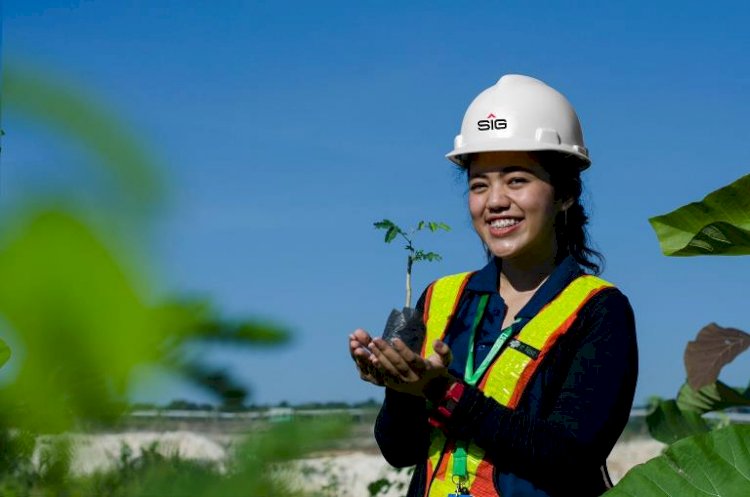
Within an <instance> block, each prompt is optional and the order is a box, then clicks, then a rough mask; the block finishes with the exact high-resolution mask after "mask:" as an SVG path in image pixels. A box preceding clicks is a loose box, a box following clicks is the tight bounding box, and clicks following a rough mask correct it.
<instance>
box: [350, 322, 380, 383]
mask: <svg viewBox="0 0 750 497" xmlns="http://www.w3.org/2000/svg"><path fill="white" fill-rule="evenodd" d="M371 342H372V337H371V336H370V335H369V333H367V332H366V331H365V330H363V329H362V328H357V329H356V330H354V333H352V334H351V335H349V354H351V356H352V359H354V364H356V366H357V370H358V371H359V377H360V378H362V379H363V380H365V381H367V382H369V383H372V384H373V385H377V386H380V387H382V386H383V385H385V380H384V379H383V374H382V373H381V372H380V370H378V368H377V367H376V366H375V365H374V364H372V362H371V361H370V354H372V352H370V349H369V345H370V343H371Z"/></svg>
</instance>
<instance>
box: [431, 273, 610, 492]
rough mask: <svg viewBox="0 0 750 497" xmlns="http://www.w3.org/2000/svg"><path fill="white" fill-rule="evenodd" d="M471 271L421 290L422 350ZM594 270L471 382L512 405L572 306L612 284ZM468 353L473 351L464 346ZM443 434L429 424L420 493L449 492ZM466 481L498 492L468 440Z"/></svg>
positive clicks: (448, 449)
mask: <svg viewBox="0 0 750 497" xmlns="http://www.w3.org/2000/svg"><path fill="white" fill-rule="evenodd" d="M471 274H472V273H460V274H455V275H451V276H446V277H444V278H440V279H439V280H437V281H435V282H434V283H433V284H432V285H431V286H430V287H429V288H428V290H427V296H426V300H425V306H424V309H425V310H424V323H425V326H426V328H427V333H426V336H425V340H424V343H423V345H422V356H423V357H428V356H429V355H430V354H432V353H433V352H434V349H433V343H434V342H435V340H436V339H441V340H442V339H443V337H444V336H445V332H446V330H447V329H448V326H449V325H450V321H451V318H452V317H453V316H454V314H455V312H456V309H457V307H458V302H459V300H460V298H461V294H462V293H463V290H464V287H465V286H466V283H467V282H468V281H469V278H470V277H471ZM612 286H613V285H612V284H611V283H608V282H606V281H604V280H602V279H600V278H597V277H596V276H590V275H583V276H579V277H578V278H576V279H575V280H573V281H572V282H571V283H570V284H568V286H567V287H565V289H563V291H562V292H560V294H559V295H557V297H555V298H554V299H553V300H552V301H550V302H549V303H547V305H545V306H544V307H543V308H542V309H541V310H540V311H539V312H538V313H537V315H536V316H534V318H533V319H531V321H529V322H528V323H527V324H526V325H525V326H524V327H523V328H522V329H521V331H520V333H518V335H517V336H515V337H511V340H510V341H509V342H508V344H507V345H506V346H505V348H504V350H503V351H502V352H501V353H500V354H499V355H498V357H497V358H496V359H495V361H494V362H493V363H492V364H491V365H490V367H489V368H488V369H487V371H486V373H485V374H484V376H483V377H482V378H481V379H480V380H479V383H478V384H477V387H478V388H479V389H480V390H481V391H482V392H483V393H484V394H485V395H486V396H488V397H492V398H493V399H495V400H496V401H497V402H499V403H500V404H502V405H504V406H505V407H508V408H510V409H515V408H516V406H518V402H519V400H520V399H521V396H522V395H523V392H524V390H525V389H526V387H527V386H528V385H529V383H530V381H531V378H532V377H533V376H534V373H535V372H536V371H537V369H538V368H539V366H540V364H541V363H542V362H543V361H544V358H545V357H546V356H547V353H548V352H549V350H550V349H551V348H552V347H553V346H554V345H555V343H556V342H557V340H558V339H559V338H560V337H561V336H562V335H564V334H565V333H566V332H567V331H568V329H569V328H570V326H571V324H573V322H574V321H575V319H576V317H577V315H578V311H579V310H580V309H581V308H582V307H583V306H584V304H586V302H588V300H589V299H590V298H591V297H593V296H594V295H596V294H597V293H598V292H600V291H601V290H604V289H605V288H609V287H612ZM469 353H470V354H472V353H474V351H469ZM455 442H456V441H455V440H448V439H447V438H446V437H445V435H444V434H443V432H442V431H440V430H439V429H434V430H433V432H432V434H431V443H430V448H429V451H428V459H427V483H426V490H425V496H426V497H446V496H447V495H448V494H451V493H454V492H455V490H456V484H455V482H454V479H453V449H454V448H455ZM466 452H467V470H468V481H466V487H467V488H468V489H469V491H470V493H471V495H473V496H474V497H490V496H492V497H498V493H497V491H496V490H495V485H494V481H493V469H494V467H493V465H492V462H491V461H488V460H487V459H485V458H484V450H482V449H481V448H480V447H478V446H477V445H475V444H474V443H471V442H470V441H469V444H468V448H467V449H466Z"/></svg>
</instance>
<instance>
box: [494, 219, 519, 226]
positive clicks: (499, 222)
mask: <svg viewBox="0 0 750 497" xmlns="http://www.w3.org/2000/svg"><path fill="white" fill-rule="evenodd" d="M520 222H521V220H520V219H495V220H494V221H492V222H491V223H490V226H492V227H493V228H507V227H508V226H513V225H516V224H518V223H520Z"/></svg>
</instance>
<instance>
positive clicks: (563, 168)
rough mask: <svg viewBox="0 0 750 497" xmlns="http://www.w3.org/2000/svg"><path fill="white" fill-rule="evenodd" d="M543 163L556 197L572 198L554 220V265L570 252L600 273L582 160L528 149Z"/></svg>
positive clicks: (591, 270) (601, 261)
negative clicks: (585, 199)
mask: <svg viewBox="0 0 750 497" xmlns="http://www.w3.org/2000/svg"><path fill="white" fill-rule="evenodd" d="M530 154H531V155H532V156H533V157H534V158H535V159H536V160H537V162H539V164H541V165H542V167H543V168H544V170H545V171H547V174H549V176H550V184H551V185H552V187H553V188H554V190H555V198H556V199H559V200H568V199H570V200H572V201H573V203H572V205H571V206H570V207H568V208H567V209H566V210H564V211H562V212H560V213H559V214H558V215H557V218H556V219H555V236H556V239H557V254H556V255H555V264H559V263H560V262H561V261H562V260H563V259H565V257H567V256H568V255H570V256H571V257H573V259H574V260H575V261H576V262H577V263H578V264H579V265H581V266H582V267H584V268H585V269H586V270H587V272H588V273H590V274H594V275H599V274H601V272H602V268H603V266H604V263H605V261H604V256H603V255H602V254H601V252H599V251H597V250H595V249H593V248H592V247H591V246H590V242H589V236H588V230H587V229H586V225H587V224H588V222H589V217H588V215H587V214H586V209H585V208H584V206H583V202H582V200H581V196H582V194H583V182H582V180H581V167H582V166H583V165H584V164H582V162H581V159H580V158H578V157H576V156H574V155H572V154H562V153H560V152H555V151H540V152H530ZM467 159H468V160H466V162H465V163H464V167H461V169H462V170H463V171H462V172H463V173H464V174H465V175H467V174H468V171H469V169H468V165H469V162H470V161H471V157H468V158H467ZM485 250H486V251H487V258H488V260H491V259H492V257H493V255H492V252H490V251H489V249H488V248H487V247H486V246H485Z"/></svg>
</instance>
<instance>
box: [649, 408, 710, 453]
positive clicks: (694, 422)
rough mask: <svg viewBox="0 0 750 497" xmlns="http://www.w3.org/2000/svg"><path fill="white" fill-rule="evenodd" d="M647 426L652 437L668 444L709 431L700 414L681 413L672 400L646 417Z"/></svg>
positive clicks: (691, 412)
mask: <svg viewBox="0 0 750 497" xmlns="http://www.w3.org/2000/svg"><path fill="white" fill-rule="evenodd" d="M646 424H647V425H648V431H649V432H650V433H651V436H652V437H654V438H655V439H657V440H659V441H660V442H664V443H666V444H670V443H672V442H675V441H677V440H679V439H681V438H685V437H689V436H692V435H696V434H698V433H705V432H707V431H708V425H707V424H706V421H705V420H704V419H703V418H702V417H701V416H700V414H698V413H697V412H694V411H681V410H680V408H679V407H677V403H676V402H675V401H674V400H671V399H670V400H664V401H661V402H660V403H659V404H658V405H657V406H656V408H655V409H654V410H653V411H652V412H651V413H649V415H648V416H646Z"/></svg>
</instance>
